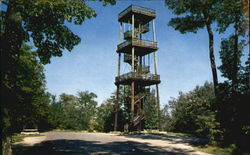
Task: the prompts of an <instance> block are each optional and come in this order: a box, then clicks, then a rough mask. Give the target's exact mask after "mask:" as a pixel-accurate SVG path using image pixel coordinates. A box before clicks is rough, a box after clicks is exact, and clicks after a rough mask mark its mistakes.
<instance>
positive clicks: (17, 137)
mask: <svg viewBox="0 0 250 155" xmlns="http://www.w3.org/2000/svg"><path fill="white" fill-rule="evenodd" d="M38 136H42V135H22V134H19V133H16V134H14V135H12V136H11V143H16V142H21V141H23V139H24V138H25V137H38Z"/></svg>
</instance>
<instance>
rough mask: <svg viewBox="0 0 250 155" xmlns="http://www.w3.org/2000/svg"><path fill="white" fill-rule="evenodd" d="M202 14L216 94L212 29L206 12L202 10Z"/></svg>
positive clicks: (216, 79)
mask: <svg viewBox="0 0 250 155" xmlns="http://www.w3.org/2000/svg"><path fill="white" fill-rule="evenodd" d="M203 15H204V17H205V20H206V28H207V32H208V37H209V57H210V64H211V69H212V74H213V83H214V93H215V95H216V96H217V92H218V91H217V89H218V76H217V69H216V64H215V58H214V35H213V31H212V28H211V22H210V19H209V17H208V14H207V13H206V12H205V11H204V12H203Z"/></svg>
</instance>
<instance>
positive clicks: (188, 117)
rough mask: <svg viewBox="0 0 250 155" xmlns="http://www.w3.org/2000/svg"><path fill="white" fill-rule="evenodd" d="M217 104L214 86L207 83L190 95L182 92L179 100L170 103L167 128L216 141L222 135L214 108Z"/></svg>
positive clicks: (197, 87)
mask: <svg viewBox="0 0 250 155" xmlns="http://www.w3.org/2000/svg"><path fill="white" fill-rule="evenodd" d="M214 102H215V96H214V90H213V85H212V84H211V83H208V82H206V83H205V84H204V85H203V86H196V88H195V89H194V90H192V91H190V92H188V93H182V92H180V95H179V96H178V98H176V99H175V98H173V99H172V100H171V101H169V105H168V108H166V110H167V111H171V114H168V117H167V119H170V120H166V121H167V122H168V123H167V124H166V125H169V126H165V128H167V129H170V130H173V131H177V132H185V133H191V134H195V135H198V136H200V137H206V138H209V139H210V140H211V141H213V140H215V138H216V137H217V136H219V135H220V133H221V131H220V130H219V123H218V122H217V121H216V119H215V118H216V117H215V112H214V111H213V109H212V107H213V104H214Z"/></svg>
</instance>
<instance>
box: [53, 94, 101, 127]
mask: <svg viewBox="0 0 250 155" xmlns="http://www.w3.org/2000/svg"><path fill="white" fill-rule="evenodd" d="M96 97H97V95H96V94H94V93H92V92H88V91H80V92H78V93H77V96H75V95H69V94H65V93H63V94H61V95H60V99H59V101H58V102H55V101H53V100H52V101H53V102H52V103H51V105H50V114H49V120H50V123H51V124H52V126H53V128H60V129H71V130H88V128H90V126H89V125H91V124H93V120H95V119H96V118H95V117H96V110H97V108H96V106H97V102H96V101H95V100H94V99H95V98H96ZM91 121H92V123H91ZM91 128H92V126H91Z"/></svg>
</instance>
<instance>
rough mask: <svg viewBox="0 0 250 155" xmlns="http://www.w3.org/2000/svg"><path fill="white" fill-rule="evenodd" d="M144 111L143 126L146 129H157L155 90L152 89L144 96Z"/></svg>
mask: <svg viewBox="0 0 250 155" xmlns="http://www.w3.org/2000/svg"><path fill="white" fill-rule="evenodd" d="M143 108H144V111H145V115H146V116H145V128H146V129H157V128H158V116H157V104H156V97H155V91H154V90H153V91H152V92H151V93H150V95H149V96H147V97H146V99H145V103H144V106H143Z"/></svg>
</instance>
